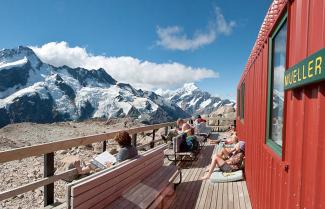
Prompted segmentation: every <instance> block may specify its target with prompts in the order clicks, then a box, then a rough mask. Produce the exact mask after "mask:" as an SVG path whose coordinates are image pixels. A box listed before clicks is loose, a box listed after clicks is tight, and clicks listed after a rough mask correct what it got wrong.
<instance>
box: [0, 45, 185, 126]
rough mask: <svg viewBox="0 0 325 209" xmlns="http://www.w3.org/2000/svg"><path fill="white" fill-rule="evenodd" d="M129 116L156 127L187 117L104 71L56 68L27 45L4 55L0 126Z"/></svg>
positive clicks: (0, 62) (0, 79) (1, 60)
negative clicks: (158, 124)
mask: <svg viewBox="0 0 325 209" xmlns="http://www.w3.org/2000/svg"><path fill="white" fill-rule="evenodd" d="M126 116H127V117H134V118H137V119H139V120H140V121H142V122H146V123H158V122H165V121H169V120H175V119H176V118H178V117H187V116H188V115H187V114H186V113H185V112H184V111H182V109H180V108H179V107H178V106H177V105H176V104H174V103H172V102H170V101H166V100H165V99H164V98H163V97H161V96H158V95H157V94H155V93H154V92H149V91H142V90H141V89H140V90H137V89H135V88H133V87H132V86H131V85H129V84H125V83H119V82H117V81H116V80H115V79H113V78H112V77H111V76H110V75H109V74H107V73H106V71H105V70H104V69H98V70H87V69H83V68H70V67H68V66H62V67H54V66H51V65H49V64H46V63H43V62H42V61H41V60H40V59H39V58H38V57H37V56H36V54H35V53H34V52H33V50H32V49H30V48H28V47H23V46H20V47H18V48H16V49H4V50H1V51H0V127H2V126H4V125H6V124H9V123H17V122H27V121H28V122H40V123H48V122H55V121H64V120H83V119H88V118H112V117H126Z"/></svg>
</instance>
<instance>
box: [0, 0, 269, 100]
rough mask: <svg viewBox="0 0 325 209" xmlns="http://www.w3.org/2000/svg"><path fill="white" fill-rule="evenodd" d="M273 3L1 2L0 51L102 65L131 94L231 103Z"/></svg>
mask: <svg viewBox="0 0 325 209" xmlns="http://www.w3.org/2000/svg"><path fill="white" fill-rule="evenodd" d="M271 2H272V1H271V0H263V1H261V0H250V1H242V0H216V1H211V0H191V1H189V0H155V1H153V0H129V1H126V0H114V1H113V0H107V1H104V0H92V1H87V0H69V1H68V0H67V1H62V0H55V1H53V0H38V1H36V0H29V1H17V0H3V1H1V7H0V19H1V20H2V21H1V33H0V34H1V35H0V48H14V47H17V46H18V45H27V46H34V47H35V50H36V51H37V52H38V54H39V55H40V56H41V57H42V58H43V59H44V60H45V61H48V62H49V63H50V64H54V65H60V64H68V65H69V64H70V65H72V67H74V66H76V65H78V62H80V59H81V58H79V57H84V56H86V58H87V59H88V60H91V61H89V62H88V61H87V63H86V61H84V60H81V61H82V62H83V63H84V66H83V67H88V68H97V67H101V63H103V64H102V65H103V67H104V68H105V67H106V68H108V72H110V73H111V74H112V75H113V77H117V79H118V80H119V79H120V80H122V81H125V82H130V83H132V84H134V85H135V86H136V87H143V88H146V87H147V88H149V89H152V88H153V85H154V84H155V82H156V84H157V88H158V87H161V88H176V87H178V86H180V85H181V84H182V83H184V82H192V81H193V82H195V83H197V84H198V85H199V87H200V88H201V89H203V90H207V91H209V92H210V93H212V94H213V95H219V96H222V97H230V98H235V92H236V85H237V82H238V80H239V78H240V75H241V73H242V70H243V68H244V66H245V64H246V60H247V58H248V56H249V53H250V51H251V49H252V46H253V44H254V42H255V39H256V37H257V33H258V31H259V28H260V25H261V23H262V21H263V19H264V16H265V14H266V11H267V9H268V7H269V5H270V4H271ZM50 42H54V43H52V45H50V46H49V45H46V44H47V43H50ZM42 46H43V47H42ZM60 50H61V51H60ZM53 53H54V55H57V56H61V58H58V59H53V58H51V57H53ZM65 53H68V54H69V56H70V55H71V57H69V56H65V55H64V54H65ZM78 53H80V54H78ZM98 56H100V57H98ZM89 57H90V58H91V59H90V58H89ZM101 58H102V59H101ZM105 58H109V59H105ZM94 63H95V64H94ZM110 65H112V67H110ZM132 65H135V66H136V67H133V66H132ZM106 68H105V69H106ZM128 69H130V70H129V71H128ZM137 72H139V73H137ZM159 72H161V74H160V73H159ZM188 74H190V75H188ZM193 76H196V77H197V78H198V79H201V80H197V79H196V78H193ZM133 77H134V78H133Z"/></svg>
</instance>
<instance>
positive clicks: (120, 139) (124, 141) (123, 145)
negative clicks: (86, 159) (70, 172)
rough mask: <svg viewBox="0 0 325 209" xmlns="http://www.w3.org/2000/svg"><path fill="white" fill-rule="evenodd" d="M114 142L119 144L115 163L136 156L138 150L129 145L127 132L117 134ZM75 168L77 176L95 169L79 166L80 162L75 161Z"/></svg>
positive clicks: (108, 164)
mask: <svg viewBox="0 0 325 209" xmlns="http://www.w3.org/2000/svg"><path fill="white" fill-rule="evenodd" d="M114 140H115V141H116V142H117V143H118V144H119V146H120V150H119V152H118V153H117V155H116V161H117V163H120V162H123V161H124V160H127V159H131V158H133V157H135V156H137V155H138V150H137V149H136V148H135V147H134V146H132V145H131V137H130V135H129V133H128V132H126V131H123V132H120V133H118V134H117V135H116V136H115V138H114ZM74 165H75V168H76V169H77V171H78V174H87V173H90V172H91V171H94V170H96V169H97V167H96V166H95V165H93V164H91V163H90V164H88V165H86V166H83V167H82V166H81V165H80V160H78V161H76V162H75V163H74ZM111 166H113V164H111V163H107V164H106V167H111Z"/></svg>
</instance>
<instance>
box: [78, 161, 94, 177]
mask: <svg viewBox="0 0 325 209" xmlns="http://www.w3.org/2000/svg"><path fill="white" fill-rule="evenodd" d="M74 166H75V168H76V169H77V171H78V174H87V173H89V172H90V171H91V170H92V169H91V167H90V166H89V165H87V166H85V167H81V166H80V160H77V161H76V162H74Z"/></svg>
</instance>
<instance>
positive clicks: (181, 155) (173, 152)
mask: <svg viewBox="0 0 325 209" xmlns="http://www.w3.org/2000/svg"><path fill="white" fill-rule="evenodd" d="M197 139H198V142H199V149H198V150H195V151H192V152H181V151H180V147H181V143H182V140H179V138H178V137H173V147H172V148H171V149H166V150H165V151H164V154H165V156H166V157H167V159H168V160H169V161H172V162H175V163H176V162H182V161H196V160H197V159H198V154H199V152H200V149H201V148H202V147H201V143H202V142H201V141H202V140H204V138H203V137H201V138H197Z"/></svg>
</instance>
